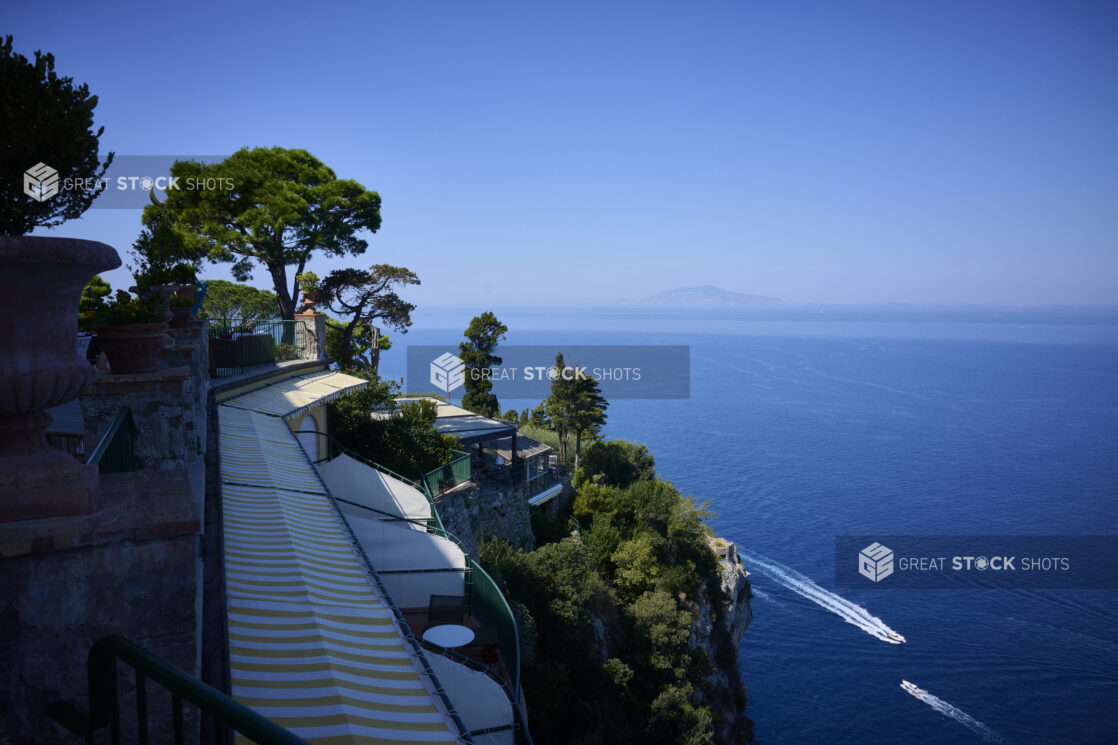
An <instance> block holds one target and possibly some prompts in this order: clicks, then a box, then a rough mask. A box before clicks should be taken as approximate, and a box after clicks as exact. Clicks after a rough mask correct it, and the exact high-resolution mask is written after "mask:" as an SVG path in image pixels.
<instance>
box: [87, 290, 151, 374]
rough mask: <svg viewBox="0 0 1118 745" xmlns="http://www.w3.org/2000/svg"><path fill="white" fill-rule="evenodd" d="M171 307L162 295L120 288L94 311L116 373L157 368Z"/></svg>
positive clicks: (110, 364) (112, 367)
mask: <svg viewBox="0 0 1118 745" xmlns="http://www.w3.org/2000/svg"><path fill="white" fill-rule="evenodd" d="M167 317H168V310H167V304H166V302H165V301H164V299H163V296H162V294H160V293H157V292H149V293H146V294H142V295H130V294H128V293H127V292H125V291H124V290H117V292H116V297H114V298H113V300H112V301H110V302H108V303H105V304H104V305H101V306H99V307H97V308H95V309H93V311H92V322H93V327H94V328H95V329H96V330H97V336H98V337H100V339H101V347H102V349H103V350H104V352H105V356H106V357H107V358H108V360H109V367H110V368H111V369H112V371H113V372H114V373H142V372H151V371H153V370H155V368H156V366H157V363H158V359H159V350H160V349H161V348H162V347H163V346H164V345H165V344H166V342H167V337H166V335H165V334H164V332H165V331H166V330H167Z"/></svg>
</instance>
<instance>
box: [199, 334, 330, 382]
mask: <svg viewBox="0 0 1118 745" xmlns="http://www.w3.org/2000/svg"><path fill="white" fill-rule="evenodd" d="M308 337H309V332H308V329H307V326H306V324H304V323H302V322H300V321H284V320H280V319H267V320H263V321H241V320H236V319H233V320H227V319H211V320H210V342H209V343H210V349H209V351H210V374H211V376H212V377H215V378H225V377H229V376H232V375H239V374H241V373H243V372H244V371H245V368H247V367H253V366H255V365H270V364H272V363H274V362H283V361H286V360H298V359H305V358H306V353H307V346H308V345H307V341H308Z"/></svg>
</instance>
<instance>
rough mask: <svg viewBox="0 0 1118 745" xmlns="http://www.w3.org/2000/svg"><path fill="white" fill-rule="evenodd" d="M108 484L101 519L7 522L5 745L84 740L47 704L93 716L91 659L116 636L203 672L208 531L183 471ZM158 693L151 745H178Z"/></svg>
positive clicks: (0, 574)
mask: <svg viewBox="0 0 1118 745" xmlns="http://www.w3.org/2000/svg"><path fill="white" fill-rule="evenodd" d="M101 489H102V494H101V500H100V503H99V507H98V510H97V512H95V513H94V514H92V515H87V516H80V517H65V518H50V519H44V520H25V521H21V522H16V523H5V524H0V659H2V660H3V661H4V664H3V665H0V690H2V691H3V692H4V693H3V696H0V744H2V745H15V744H16V743H30V742H34V743H76V742H80V738H78V737H75V736H74V735H73V734H70V733H68V732H66V730H64V729H63V728H62V727H61V726H60V725H58V724H56V723H55V722H53V721H52V720H51V719H49V718H48V717H47V714H46V712H47V707H48V705H50V704H57V703H67V704H70V705H72V706H73V707H74V708H76V709H77V710H78V711H79V712H81V713H82V714H85V713H87V712H86V708H87V705H88V683H87V669H86V658H87V656H88V654H89V649H90V646H91V645H92V644H93V642H94V641H96V640H97V639H98V638H100V637H101V636H104V635H106V634H119V635H121V636H124V637H126V638H128V639H130V640H132V641H134V642H136V643H138V644H140V645H141V646H143V647H146V648H147V649H149V650H150V651H151V652H153V653H154V654H156V655H158V656H159V657H162V658H164V659H166V660H167V661H169V662H170V663H171V664H173V665H176V666H177V667H180V668H181V669H183V670H185V671H186V672H188V673H190V674H192V675H196V674H197V668H198V644H197V631H198V623H199V619H198V613H197V609H198V606H199V603H198V598H199V592H200V588H199V583H198V567H199V548H200V547H199V540H198V533H199V530H200V528H201V524H200V515H199V511H198V509H197V505H196V502H195V500H194V499H193V497H192V495H191V491H190V486H189V482H188V480H187V477H186V474H185V472H183V471H152V472H147V473H128V474H102V476H101ZM130 677H131V676H128V677H126V676H123V675H122V677H121V680H122V681H123V682H124V687H123V688H122V692H123V693H124V697H123V699H122V709H123V710H124V711H125V712H127V711H128V710H129V708H130V706H131V704H130V703H129V701H128V698H127V691H128V689H129V687H130V686H131V685H133V684H132V683H131V682H129V679H130ZM150 688H151V689H152V693H153V700H152V701H151V705H150V712H151V716H152V720H151V731H152V734H153V736H154V739H153V740H152V742H170V720H169V718H168V712H169V709H168V707H167V706H166V705H165V702H164V701H161V700H159V699H157V698H156V697H155V692H154V689H155V686H151V687H150ZM125 721H126V725H127V726H128V727H132V726H133V723H134V722H135V718H134V716H133V717H132V718H131V719H126V720H125ZM126 741H128V740H126Z"/></svg>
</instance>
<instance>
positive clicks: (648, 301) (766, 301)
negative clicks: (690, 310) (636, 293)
mask: <svg viewBox="0 0 1118 745" xmlns="http://www.w3.org/2000/svg"><path fill="white" fill-rule="evenodd" d="M636 304H637V305H674V306H703V307H715V308H761V307H772V306H774V305H783V304H784V301H783V300H780V299H779V298H775V297H766V296H764V295H747V294H745V293H744V292H733V291H731V290H723V289H720V288H718V287H715V286H714V285H703V286H702V287H677V288H676V289H674V290H664V291H663V292H658V293H656V294H655V295H649V296H648V297H646V298H644V299H642V300H638V301H636Z"/></svg>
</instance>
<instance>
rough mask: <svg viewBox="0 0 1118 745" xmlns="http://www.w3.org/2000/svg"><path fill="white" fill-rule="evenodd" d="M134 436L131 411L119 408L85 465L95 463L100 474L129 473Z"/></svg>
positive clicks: (126, 408)
mask: <svg viewBox="0 0 1118 745" xmlns="http://www.w3.org/2000/svg"><path fill="white" fill-rule="evenodd" d="M135 434H136V420H135V419H133V418H132V410H131V409H129V408H128V407H127V406H121V407H120V411H118V412H117V414H116V417H115V418H114V419H113V421H112V423H111V424H110V425H109V428H108V429H107V430H105V434H104V435H102V436H101V440H100V441H99V442H98V443H97V446H96V447H95V448H93V452H92V453H90V454H89V457H88V458H86V463H96V464H97V468H98V470H99V471H100V472H101V473H129V472H131V471H132V470H134V469H133V467H132V444H133V437H134V436H135Z"/></svg>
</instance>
